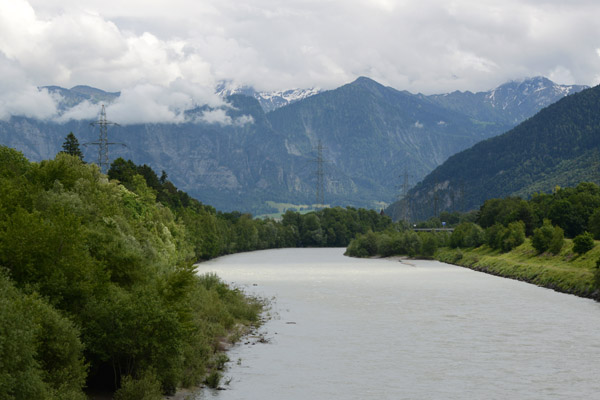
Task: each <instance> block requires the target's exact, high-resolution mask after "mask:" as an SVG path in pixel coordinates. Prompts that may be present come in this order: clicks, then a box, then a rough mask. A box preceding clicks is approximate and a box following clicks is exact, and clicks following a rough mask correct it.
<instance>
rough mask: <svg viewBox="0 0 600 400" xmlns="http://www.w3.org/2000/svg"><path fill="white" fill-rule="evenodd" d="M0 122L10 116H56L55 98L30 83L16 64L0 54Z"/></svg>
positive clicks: (38, 117)
mask: <svg viewBox="0 0 600 400" xmlns="http://www.w3.org/2000/svg"><path fill="white" fill-rule="evenodd" d="M0 77H1V78H0V120H8V119H10V117H11V116H24V117H31V118H37V119H47V118H50V117H52V116H54V115H55V114H56V111H57V109H56V102H57V100H58V99H57V98H55V97H53V96H52V95H51V94H50V93H48V91H47V90H40V89H38V88H37V87H36V86H35V85H34V84H33V83H32V82H30V81H29V80H28V79H27V77H26V76H25V74H24V73H23V71H22V70H21V69H20V68H19V66H18V64H17V63H15V62H12V61H10V60H8V59H6V58H5V57H4V56H2V55H1V54H0Z"/></svg>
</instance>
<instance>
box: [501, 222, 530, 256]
mask: <svg viewBox="0 0 600 400" xmlns="http://www.w3.org/2000/svg"><path fill="white" fill-rule="evenodd" d="M524 241H525V223H524V222H523V221H516V222H511V223H510V224H508V228H506V229H505V230H504V231H503V232H502V237H501V242H500V247H501V249H502V251H511V250H512V249H514V248H515V247H517V246H520V245H521V244H522V243H523V242H524Z"/></svg>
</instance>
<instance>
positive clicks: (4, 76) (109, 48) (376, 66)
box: [0, 0, 600, 122]
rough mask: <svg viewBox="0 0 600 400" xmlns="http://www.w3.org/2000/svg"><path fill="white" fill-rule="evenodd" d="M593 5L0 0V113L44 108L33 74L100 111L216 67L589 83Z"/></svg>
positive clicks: (170, 93) (291, 79) (213, 73)
mask: <svg viewBox="0 0 600 400" xmlns="http://www.w3.org/2000/svg"><path fill="white" fill-rule="evenodd" d="M599 16H600V1H598V0H570V1H564V0H546V1H544V0H457V1H452V0H168V1H162V0H160V1H156V0H143V1H142V0H0V119H7V118H8V117H9V116H10V115H26V116H32V117H38V118H49V117H52V116H53V115H54V114H55V113H56V101H55V100H56V99H53V98H52V97H51V96H49V94H48V93H47V92H45V91H39V90H38V89H37V87H39V86H45V85H59V86H63V87H66V88H70V87H73V86H75V85H90V86H94V87H97V88H100V89H103V90H107V91H121V92H122V93H123V95H122V98H121V99H120V100H119V102H120V103H119V104H118V105H114V106H113V110H112V114H111V115H112V116H113V118H114V119H115V120H117V118H116V117H115V115H117V116H118V117H120V118H121V119H122V118H125V122H159V121H178V120H180V119H181V116H182V111H183V110H185V109H189V108H191V107H194V106H196V105H201V104H211V105H213V106H217V105H219V99H218V98H216V96H214V86H215V84H216V83H217V82H219V81H221V80H229V81H232V82H234V83H235V84H245V85H251V86H254V87H255V88H256V89H259V90H281V89H290V88H309V87H320V88H323V89H332V88H335V87H338V86H340V85H342V84H345V83H348V82H351V81H353V80H354V79H356V78H357V77H358V76H368V77H371V78H373V79H375V80H376V81H378V82H380V83H382V84H385V85H389V86H392V87H394V88H396V89H400V90H408V91H410V92H413V93H417V92H421V93H425V94H433V93H446V92H450V91H454V90H462V91H464V90H471V91H483V90H489V89H492V88H494V87H496V86H498V85H500V84H501V83H504V82H506V81H508V80H512V79H520V78H524V77H531V76H537V75H543V76H546V77H548V78H550V79H552V80H553V81H555V82H556V83H562V84H573V83H576V84H586V85H590V86H593V85H597V84H599V83H600V23H599V22H598V18H599ZM119 107H120V108H119ZM93 112H96V113H97V110H96V111H92V109H91V108H90V109H86V107H85V106H82V107H80V109H78V110H73V111H72V114H71V115H72V116H73V117H88V116H89V114H90V113H92V114H93ZM115 113H116V114H115ZM128 118H129V119H128Z"/></svg>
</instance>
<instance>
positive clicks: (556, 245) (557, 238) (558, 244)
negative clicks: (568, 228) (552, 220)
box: [548, 226, 565, 254]
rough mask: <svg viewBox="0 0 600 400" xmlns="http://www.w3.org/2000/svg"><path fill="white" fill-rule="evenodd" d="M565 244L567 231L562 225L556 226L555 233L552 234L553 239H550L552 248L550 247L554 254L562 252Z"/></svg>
mask: <svg viewBox="0 0 600 400" xmlns="http://www.w3.org/2000/svg"><path fill="white" fill-rule="evenodd" d="M564 244H565V231H563V229H562V228H561V227H560V226H555V227H554V233H553V234H552V240H551V241H550V248H549V249H548V250H549V251H550V253H552V254H558V253H560V250H561V249H562V248H563V246H564Z"/></svg>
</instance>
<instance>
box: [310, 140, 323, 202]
mask: <svg viewBox="0 0 600 400" xmlns="http://www.w3.org/2000/svg"><path fill="white" fill-rule="evenodd" d="M323 149H324V147H323V143H321V140H320V139H319V143H318V144H317V147H316V150H317V158H315V159H314V160H313V161H314V162H315V163H316V164H317V171H316V172H315V174H316V175H317V187H316V198H315V201H316V207H317V208H318V207H319V206H320V207H321V208H323V207H324V205H325V172H324V170H323V164H325V160H324V159H323Z"/></svg>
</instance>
